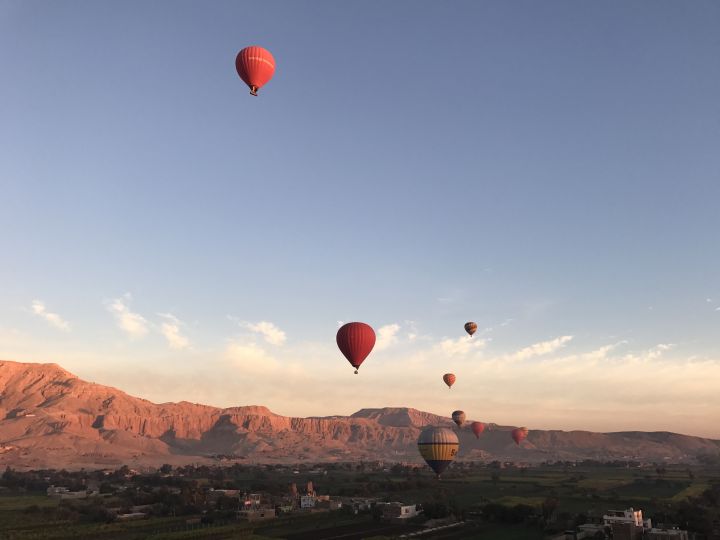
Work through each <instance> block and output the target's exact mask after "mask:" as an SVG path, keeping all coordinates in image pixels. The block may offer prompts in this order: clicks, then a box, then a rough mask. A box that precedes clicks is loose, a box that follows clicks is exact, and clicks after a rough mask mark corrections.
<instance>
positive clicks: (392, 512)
mask: <svg viewBox="0 0 720 540" xmlns="http://www.w3.org/2000/svg"><path fill="white" fill-rule="evenodd" d="M421 513H422V510H418V507H417V505H415V504H403V503H400V502H392V503H387V504H386V505H384V507H383V519H387V520H391V521H395V520H405V519H410V518H414V517H415V516H418V515H420V514H421Z"/></svg>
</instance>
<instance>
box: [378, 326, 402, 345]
mask: <svg viewBox="0 0 720 540" xmlns="http://www.w3.org/2000/svg"><path fill="white" fill-rule="evenodd" d="M399 331H400V325H399V324H386V325H385V326H381V327H380V328H378V331H377V341H376V343H375V350H376V351H382V350H383V349H387V348H388V347H390V346H391V345H394V344H395V343H397V342H398V332H399Z"/></svg>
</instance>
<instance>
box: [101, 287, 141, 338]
mask: <svg viewBox="0 0 720 540" xmlns="http://www.w3.org/2000/svg"><path fill="white" fill-rule="evenodd" d="M131 299H132V297H131V295H130V293H125V294H124V295H123V296H122V297H121V298H115V299H113V300H110V301H109V302H107V309H108V311H109V312H110V313H112V314H113V315H114V316H115V321H116V322H117V325H118V326H119V327H120V329H122V330H123V331H124V332H125V333H127V334H128V335H129V336H130V337H132V338H139V337H142V336H144V335H146V334H147V333H148V326H149V323H148V321H147V320H146V319H145V317H143V316H142V315H140V314H139V313H133V312H132V311H130V308H129V307H128V304H129V303H130V300H131Z"/></svg>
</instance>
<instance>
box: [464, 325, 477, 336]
mask: <svg viewBox="0 0 720 540" xmlns="http://www.w3.org/2000/svg"><path fill="white" fill-rule="evenodd" d="M465 331H466V332H467V333H468V334H470V336H472V335H473V334H474V333H475V332H477V324H475V323H474V322H472V321H470V322H466V323H465Z"/></svg>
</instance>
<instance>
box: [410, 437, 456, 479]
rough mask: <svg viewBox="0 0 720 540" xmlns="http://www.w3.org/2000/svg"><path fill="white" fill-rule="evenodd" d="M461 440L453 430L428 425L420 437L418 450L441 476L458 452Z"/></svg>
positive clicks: (438, 475)
mask: <svg viewBox="0 0 720 540" xmlns="http://www.w3.org/2000/svg"><path fill="white" fill-rule="evenodd" d="M459 447H460V441H458V438H457V435H455V433H453V431H452V430H450V429H448V428H444V427H435V426H428V427H426V428H425V429H423V430H422V432H421V433H420V437H418V450H419V451H420V455H421V456H422V457H423V459H424V460H425V461H426V462H427V464H428V465H430V468H431V469H432V470H433V471H435V474H437V477H438V478H440V475H441V474H442V472H443V471H444V470H445V469H447V467H448V465H450V463H452V461H453V460H454V459H455V456H456V455H457V453H458V448H459Z"/></svg>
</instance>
